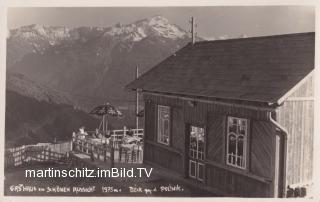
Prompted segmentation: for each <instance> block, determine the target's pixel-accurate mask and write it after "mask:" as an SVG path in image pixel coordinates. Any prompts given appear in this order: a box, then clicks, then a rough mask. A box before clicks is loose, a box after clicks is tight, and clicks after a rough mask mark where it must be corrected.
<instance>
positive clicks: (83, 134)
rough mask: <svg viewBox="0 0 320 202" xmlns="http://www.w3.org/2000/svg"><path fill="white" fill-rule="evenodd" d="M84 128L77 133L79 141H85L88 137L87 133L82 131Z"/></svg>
mask: <svg viewBox="0 0 320 202" xmlns="http://www.w3.org/2000/svg"><path fill="white" fill-rule="evenodd" d="M84 129H85V127H84V126H82V127H80V128H79V133H78V135H79V136H80V138H81V139H85V138H86V136H88V133H87V132H86V131H84Z"/></svg>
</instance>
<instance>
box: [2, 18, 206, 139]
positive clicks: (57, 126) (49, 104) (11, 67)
mask: <svg viewBox="0 0 320 202" xmlns="http://www.w3.org/2000/svg"><path fill="white" fill-rule="evenodd" d="M197 40H203V39H202V38H197ZM190 41H191V39H190V36H189V34H188V32H187V31H185V30H183V29H182V28H180V27H179V26H177V25H174V24H171V23H170V22H169V21H168V20H167V19H166V18H164V17H162V16H153V17H150V18H146V19H143V20H139V21H136V22H133V23H131V24H126V25H122V24H119V23H118V24H116V25H114V26H112V27H75V28H69V27H62V26H45V25H36V24H34V25H28V26H23V27H19V28H16V29H13V30H10V34H9V37H8V38H7V81H6V89H7V94H6V141H8V142H11V143H12V144H13V145H14V144H21V143H25V142H26V141H27V142H35V141H52V140H53V137H57V138H58V139H64V137H65V134H71V132H72V131H75V130H77V128H78V127H80V126H81V125H82V124H83V123H86V124H87V125H88V126H89V127H90V128H93V127H97V126H95V125H94V124H96V125H97V124H98V123H99V120H97V119H96V118H94V117H92V116H90V115H89V114H88V113H86V112H88V111H89V110H90V109H92V108H93V107H94V106H96V105H98V104H103V103H105V102H110V103H112V104H113V105H115V106H117V107H119V108H120V110H122V111H123V112H124V114H125V118H123V119H121V120H110V122H111V127H116V128H119V127H122V126H123V125H127V126H130V125H134V118H135V116H134V112H133V111H134V105H135V102H134V93H133V92H126V91H125V90H124V86H125V85H126V84H128V83H129V82H130V81H132V80H133V79H135V69H136V66H138V67H139V73H140V74H142V73H144V72H146V71H148V70H149V69H150V68H152V67H153V66H154V65H156V64H157V63H159V62H161V61H162V60H164V59H165V58H166V57H168V56H170V55H172V54H173V53H174V52H176V51H177V50H179V49H180V48H181V47H183V46H185V45H186V44H187V43H189V42H190ZM141 108H142V106H141Z"/></svg>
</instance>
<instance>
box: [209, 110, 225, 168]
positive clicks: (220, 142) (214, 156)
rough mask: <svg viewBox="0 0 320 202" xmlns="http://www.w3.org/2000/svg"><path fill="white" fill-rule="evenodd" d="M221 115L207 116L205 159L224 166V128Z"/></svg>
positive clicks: (210, 114)
mask: <svg viewBox="0 0 320 202" xmlns="http://www.w3.org/2000/svg"><path fill="white" fill-rule="evenodd" d="M224 118H225V116H223V115H221V114H213V113H209V114H208V123H207V131H206V132H207V154H206V156H207V159H210V160H212V161H215V162H217V163H221V164H224V158H223V157H224V149H223V147H224V138H225V137H224V134H225V133H224V131H223V129H224V127H223V123H224V121H223V119H224Z"/></svg>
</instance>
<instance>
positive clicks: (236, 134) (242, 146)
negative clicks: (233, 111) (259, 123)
mask: <svg viewBox="0 0 320 202" xmlns="http://www.w3.org/2000/svg"><path fill="white" fill-rule="evenodd" d="M247 136H248V120H247V119H242V118H236V117H230V116H229V117H228V124H227V164H228V165H232V166H234V167H237V168H242V169H245V168H246V161H247V159H246V151H247Z"/></svg>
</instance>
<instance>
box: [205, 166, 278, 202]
mask: <svg viewBox="0 0 320 202" xmlns="http://www.w3.org/2000/svg"><path fill="white" fill-rule="evenodd" d="M207 185H209V186H211V187H214V188H216V189H218V190H221V191H222V192H225V193H228V196H241V197H270V192H271V187H272V186H271V183H267V182H260V181H258V180H255V179H252V178H248V177H246V176H243V175H240V174H237V173H234V172H230V171H228V170H226V169H222V168H218V167H215V166H211V165H207Z"/></svg>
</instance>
